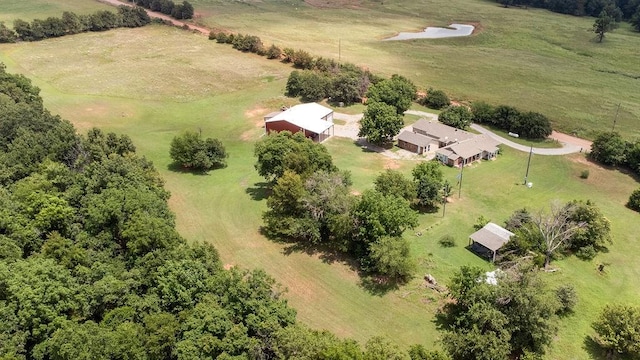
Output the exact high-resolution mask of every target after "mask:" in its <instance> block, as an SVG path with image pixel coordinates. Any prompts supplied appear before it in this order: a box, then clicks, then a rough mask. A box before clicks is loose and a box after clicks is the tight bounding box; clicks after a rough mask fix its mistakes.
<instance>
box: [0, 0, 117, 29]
mask: <svg viewBox="0 0 640 360" xmlns="http://www.w3.org/2000/svg"><path fill="white" fill-rule="evenodd" d="M0 10H1V11H0V22H4V23H5V24H6V25H7V26H9V27H12V25H13V21H14V20H15V19H22V20H26V21H31V20H33V19H43V20H44V19H46V18H48V17H49V16H55V17H61V16H62V13H63V12H64V11H73V12H74V13H76V14H90V13H93V12H95V11H98V10H113V7H112V6H109V5H106V4H103V3H100V2H98V1H87V0H2V3H1V4H0Z"/></svg>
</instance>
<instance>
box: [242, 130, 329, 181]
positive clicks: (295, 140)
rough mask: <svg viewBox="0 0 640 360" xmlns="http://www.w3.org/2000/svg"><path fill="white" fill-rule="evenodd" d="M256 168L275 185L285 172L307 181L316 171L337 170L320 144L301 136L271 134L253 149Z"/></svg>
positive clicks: (286, 133)
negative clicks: (293, 173)
mask: <svg viewBox="0 0 640 360" xmlns="http://www.w3.org/2000/svg"><path fill="white" fill-rule="evenodd" d="M254 156H255V157H256V164H255V168H256V170H257V171H258V174H259V175H260V176H262V177H264V178H265V179H266V180H267V181H270V182H275V181H276V180H277V179H278V178H279V177H280V176H282V175H283V174H284V172H285V171H286V170H291V171H293V172H295V173H296V174H298V175H300V176H302V177H303V178H306V177H308V176H310V175H311V174H313V173H314V172H316V171H319V170H320V171H326V172H334V171H336V170H337V168H336V167H335V165H334V164H333V160H332V158H331V155H330V154H329V152H328V151H327V148H325V147H324V146H323V145H322V144H319V143H314V142H313V141H311V140H310V139H307V138H306V137H305V136H304V134H303V133H300V132H297V133H295V134H292V133H291V132H289V131H281V132H279V133H272V134H269V135H268V136H266V137H264V138H263V139H262V140H260V141H258V142H257V143H256V145H255V147H254Z"/></svg>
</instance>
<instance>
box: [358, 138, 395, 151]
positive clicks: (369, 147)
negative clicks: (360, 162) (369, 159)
mask: <svg viewBox="0 0 640 360" xmlns="http://www.w3.org/2000/svg"><path fill="white" fill-rule="evenodd" d="M353 143H354V145H356V146H358V147H359V148H360V149H361V150H362V152H365V153H382V152H384V151H385V150H389V149H392V148H393V143H388V144H383V145H376V144H372V143H370V142H368V141H367V139H364V138H360V139H358V140H354V142H353Z"/></svg>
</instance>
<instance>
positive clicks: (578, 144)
mask: <svg viewBox="0 0 640 360" xmlns="http://www.w3.org/2000/svg"><path fill="white" fill-rule="evenodd" d="M98 1H100V2H103V3H107V4H111V5H115V6H120V5H125V6H133V4H130V3H126V2H121V1H119V0H98ZM145 11H146V12H147V14H149V16H151V17H155V18H160V19H163V20H167V21H170V22H171V23H173V24H174V25H176V26H184V25H186V26H188V27H189V29H190V30H196V31H199V32H201V33H203V34H209V29H206V28H203V27H200V26H195V25H192V24H186V23H185V22H182V21H179V20H176V19H173V18H171V17H169V16H167V15H164V14H161V13H158V12H155V11H151V10H148V9H145ZM405 114H410V115H417V116H424V117H426V118H429V119H433V120H438V116H437V115H435V114H432V113H428V112H424V111H417V110H407V111H405ZM334 116H335V118H336V119H340V120H345V121H346V122H347V123H346V124H345V125H343V126H336V127H335V128H334V130H335V131H336V134H335V135H336V136H343V137H350V138H353V139H358V136H357V134H358V130H359V125H358V121H359V120H360V118H362V114H358V115H348V114H341V113H334ZM471 128H472V129H473V130H475V131H478V132H480V133H482V134H485V135H487V136H489V137H491V138H492V139H494V140H496V141H498V142H500V143H501V144H504V145H507V146H509V147H511V148H514V149H516V150H520V151H525V152H529V151H530V149H531V147H530V146H526V145H521V144H518V143H515V142H513V141H511V140H509V139H505V138H503V137H502V136H499V135H497V134H495V133H494V132H492V131H490V130H487V129H485V128H483V127H482V126H480V125H477V124H472V125H471ZM554 134H558V135H559V136H558V139H556V140H558V142H560V144H562V147H561V148H535V147H534V148H533V153H534V154H538V155H567V154H573V153H577V152H582V151H587V150H589V149H591V143H590V142H588V141H586V140H583V139H578V138H574V137H571V136H569V135H566V134H559V133H555V132H554ZM553 137H554V136H553V135H552V138H553ZM563 140H566V141H563Z"/></svg>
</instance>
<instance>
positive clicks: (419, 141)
mask: <svg viewBox="0 0 640 360" xmlns="http://www.w3.org/2000/svg"><path fill="white" fill-rule="evenodd" d="M398 140H402V141H404V142H408V143H410V144H414V145H419V146H422V147H427V145H429V144H431V142H433V141H434V140H433V139H432V138H430V137H428V136H424V135H422V134H416V133H413V132H411V131H407V130H405V131H403V132H401V133H400V135H398Z"/></svg>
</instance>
